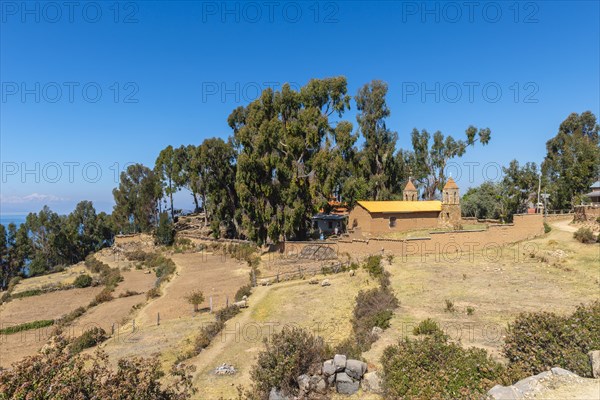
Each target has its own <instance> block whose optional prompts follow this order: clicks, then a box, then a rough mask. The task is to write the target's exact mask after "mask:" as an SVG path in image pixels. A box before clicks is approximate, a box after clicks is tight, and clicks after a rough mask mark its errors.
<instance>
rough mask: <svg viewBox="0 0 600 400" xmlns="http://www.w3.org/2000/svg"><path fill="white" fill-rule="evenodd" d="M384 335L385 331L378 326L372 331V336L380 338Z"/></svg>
mask: <svg viewBox="0 0 600 400" xmlns="http://www.w3.org/2000/svg"><path fill="white" fill-rule="evenodd" d="M382 333H383V329H381V328H380V327H378V326H374V327H373V329H371V335H374V336H377V337H379V336H381V334H382Z"/></svg>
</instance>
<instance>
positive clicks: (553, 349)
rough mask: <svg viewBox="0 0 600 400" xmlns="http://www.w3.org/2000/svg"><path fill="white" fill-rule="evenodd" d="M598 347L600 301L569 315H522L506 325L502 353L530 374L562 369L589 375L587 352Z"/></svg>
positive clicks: (578, 308) (542, 313)
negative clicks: (553, 368)
mask: <svg viewBox="0 0 600 400" xmlns="http://www.w3.org/2000/svg"><path fill="white" fill-rule="evenodd" d="M599 348H600V301H596V302H594V303H592V304H590V305H587V306H583V305H581V306H579V307H577V310H576V311H575V312H574V313H573V314H572V315H570V316H559V315H556V314H554V313H547V312H540V313H522V314H520V315H519V316H518V317H517V318H516V320H515V322H514V323H512V324H509V327H508V331H507V335H506V339H505V345H504V354H505V356H506V357H507V358H508V359H509V361H510V362H511V363H518V364H520V365H521V367H522V368H523V369H524V370H525V371H527V372H528V373H530V374H537V373H539V372H542V371H545V370H547V369H549V368H551V367H557V366H558V367H562V368H565V369H568V370H569V371H573V372H575V373H576V374H578V375H580V376H591V369H590V367H589V361H588V358H587V353H588V352H589V351H590V350H594V349H599Z"/></svg>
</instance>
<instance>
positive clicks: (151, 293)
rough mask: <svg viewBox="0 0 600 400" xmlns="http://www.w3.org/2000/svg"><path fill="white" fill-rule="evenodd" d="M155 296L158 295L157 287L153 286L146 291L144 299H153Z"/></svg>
mask: <svg viewBox="0 0 600 400" xmlns="http://www.w3.org/2000/svg"><path fill="white" fill-rule="evenodd" d="M157 297H160V289H159V288H156V287H154V288H152V289H150V290H148V291H147V292H146V300H150V299H155V298H157Z"/></svg>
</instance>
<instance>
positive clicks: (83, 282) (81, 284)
mask: <svg viewBox="0 0 600 400" xmlns="http://www.w3.org/2000/svg"><path fill="white" fill-rule="evenodd" d="M73 285H74V286H75V287H77V288H86V287H88V286H91V285H92V277H91V276H89V275H87V274H84V275H79V276H78V277H77V278H75V282H73Z"/></svg>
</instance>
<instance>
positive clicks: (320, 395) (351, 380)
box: [269, 354, 382, 400]
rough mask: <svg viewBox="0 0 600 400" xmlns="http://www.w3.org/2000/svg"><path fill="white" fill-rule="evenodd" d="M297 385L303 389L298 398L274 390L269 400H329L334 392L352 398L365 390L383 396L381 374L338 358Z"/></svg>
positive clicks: (305, 376) (356, 362)
mask: <svg viewBox="0 0 600 400" xmlns="http://www.w3.org/2000/svg"><path fill="white" fill-rule="evenodd" d="M296 382H297V383H298V387H299V388H300V390H299V393H298V396H296V397H292V396H288V395H286V394H284V393H282V392H281V391H280V390H278V389H277V388H272V389H271V392H270V393H269V400H293V399H326V398H329V397H328V396H327V395H328V394H329V392H330V391H336V392H337V393H339V394H345V395H352V394H354V393H356V392H357V391H358V389H359V388H362V390H363V391H365V392H374V393H382V392H381V378H380V377H379V375H378V374H377V372H367V364H366V363H365V362H362V361H359V360H353V359H348V358H347V357H346V356H345V355H341V354H336V355H335V357H333V359H331V360H327V361H325V362H324V363H323V366H322V367H321V369H320V371H319V372H318V373H317V374H315V375H309V374H304V375H300V376H299V377H298V378H297V379H296Z"/></svg>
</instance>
